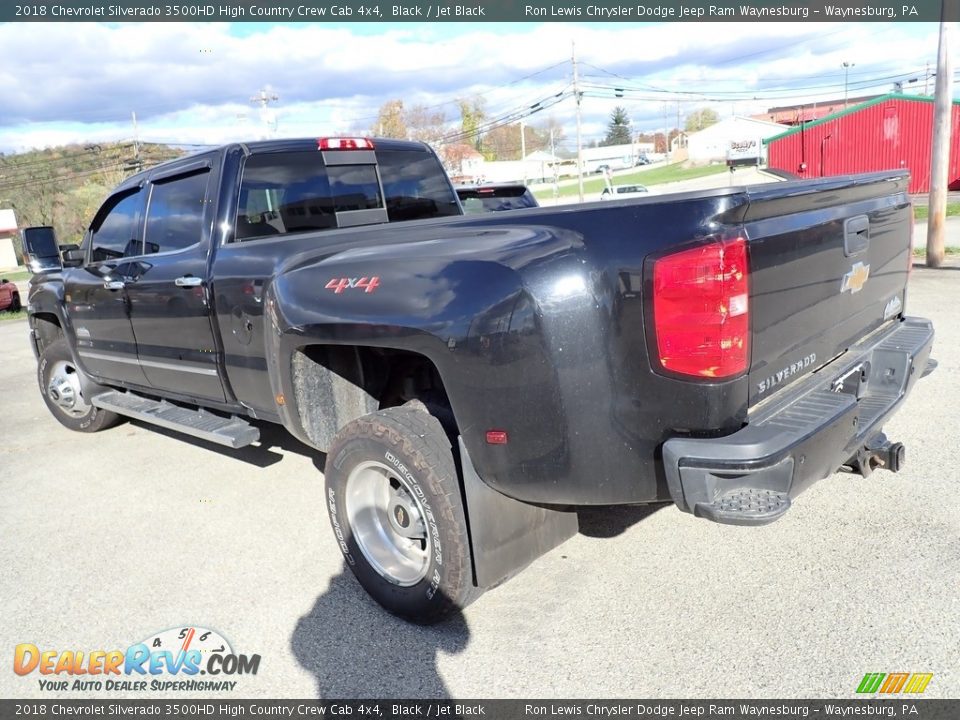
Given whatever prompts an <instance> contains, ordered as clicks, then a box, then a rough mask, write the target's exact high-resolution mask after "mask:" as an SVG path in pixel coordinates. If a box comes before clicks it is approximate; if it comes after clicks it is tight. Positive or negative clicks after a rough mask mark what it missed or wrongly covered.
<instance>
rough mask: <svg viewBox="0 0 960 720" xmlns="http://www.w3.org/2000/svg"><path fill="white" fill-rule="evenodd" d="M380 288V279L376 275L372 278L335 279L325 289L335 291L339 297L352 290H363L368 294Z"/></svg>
mask: <svg viewBox="0 0 960 720" xmlns="http://www.w3.org/2000/svg"><path fill="white" fill-rule="evenodd" d="M378 287H380V278H379V277H377V276H376V275H374V276H373V277H370V278H368V277H362V278H333V279H332V280H330V282H328V283H327V284H326V286H325V289H326V290H333V292H334V294H336V295H339V294H340V293H342V292H343V291H344V290H349V289H350V288H361V289H362V290H364V291H366V292H368V293H372V292H373V291H374V290H376V289H377V288H378Z"/></svg>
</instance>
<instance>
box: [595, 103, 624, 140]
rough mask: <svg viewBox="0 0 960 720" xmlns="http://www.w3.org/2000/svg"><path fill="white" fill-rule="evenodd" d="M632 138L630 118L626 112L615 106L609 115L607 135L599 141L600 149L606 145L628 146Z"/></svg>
mask: <svg viewBox="0 0 960 720" xmlns="http://www.w3.org/2000/svg"><path fill="white" fill-rule="evenodd" d="M631 139H632V136H631V134H630V117H629V116H628V115H627V111H626V110H625V109H624V108H623V107H621V106H619V105H618V106H617V107H615V108H614V109H613V112H612V113H611V114H610V122H609V124H608V125H607V135H606V137H604V138H603V140H601V141H600V145H601V146H602V147H606V146H608V145H629V144H630V142H631Z"/></svg>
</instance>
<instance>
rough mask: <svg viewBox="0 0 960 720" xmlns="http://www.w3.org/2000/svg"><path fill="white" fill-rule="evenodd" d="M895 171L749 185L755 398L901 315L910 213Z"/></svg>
mask: <svg viewBox="0 0 960 720" xmlns="http://www.w3.org/2000/svg"><path fill="white" fill-rule="evenodd" d="M906 188H907V176H906V174H904V173H900V172H891V173H876V174H872V175H866V176H865V175H860V176H854V177H842V178H830V179H825V180H821V181H817V182H814V183H810V182H804V183H803V184H802V185H798V186H797V190H796V192H795V193H790V192H787V193H785V192H784V190H786V189H787V188H786V187H785V186H783V185H769V186H760V187H757V188H756V189H751V190H748V197H749V205H748V207H747V210H746V212H745V214H744V216H743V224H744V228H745V231H746V235H747V237H748V239H749V243H750V244H749V252H750V283H751V290H750V297H751V301H750V308H751V321H752V354H751V361H750V371H749V376H750V391H749V403H750V405H755V404H756V403H759V402H761V401H763V400H765V399H766V398H768V397H771V396H772V395H774V394H776V393H777V392H778V391H779V390H781V389H783V388H785V387H786V386H788V385H790V384H791V383H793V382H794V381H796V380H798V379H800V378H801V377H803V376H805V375H808V374H809V373H811V372H815V371H816V370H817V369H819V368H821V367H823V366H824V365H825V364H827V363H828V362H830V361H831V360H833V359H834V358H836V357H837V356H838V355H841V354H842V353H844V352H845V351H846V350H847V349H848V348H849V347H850V346H851V345H853V344H855V343H856V342H857V341H858V340H860V339H862V338H863V337H865V336H866V335H868V334H870V333H871V332H873V331H874V330H876V329H877V328H879V327H880V326H881V325H884V324H885V323H887V322H888V321H891V320H892V319H894V318H898V317H900V316H901V315H902V313H903V307H904V304H905V290H906V283H907V275H908V270H909V264H910V262H911V260H912V258H911V248H910V238H911V232H912V224H913V215H912V210H911V206H910V203H909V199H908V197H907V195H906Z"/></svg>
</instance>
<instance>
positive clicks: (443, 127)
mask: <svg viewBox="0 0 960 720" xmlns="http://www.w3.org/2000/svg"><path fill="white" fill-rule="evenodd" d="M403 119H404V122H405V124H406V126H407V132H408V133H409V137H410V139H411V140H419V141H421V142H425V143H431V144H432V143H436V142H437V141H439V140H440V138H442V137H443V136H444V135H446V134H447V118H446V115H445V114H444V113H443V111H442V110H431V109H430V108H429V107H427V106H426V105H414V106H413V107H412V108H410V109H409V110H407V111H406V112H405V113H404V114H403Z"/></svg>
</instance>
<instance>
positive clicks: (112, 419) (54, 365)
mask: <svg viewBox="0 0 960 720" xmlns="http://www.w3.org/2000/svg"><path fill="white" fill-rule="evenodd" d="M37 380H38V382H39V383H40V394H41V395H43V401H44V402H45V403H46V404H47V407H48V408H49V409H50V412H51V414H52V415H53V416H54V417H55V418H56V419H57V420H58V421H59V422H60V424H61V425H63V426H64V427H68V428H70V429H71V430H76V431H78V432H97V431H98V430H103V429H104V428H107V427H110V426H111V425H114V424H115V423H116V422H117V420H118V416H117V415H116V414H115V413H112V412H108V411H106V410H101V409H100V408H98V407H94V406H93V405H92V404H90V402H89V399H88V398H85V397H84V395H83V388H82V386H81V383H80V370H79V369H78V368H77V367H76V365H74V363H73V357H72V356H71V355H70V349H69V348H68V347H67V341H66V340H65V339H64V338H63V337H60V338H58V339H56V340H54V341H53V342H51V343H50V344H49V345H47V346H46V347H45V348H44V349H43V352H42V353H41V354H40V363H39V365H37Z"/></svg>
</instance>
